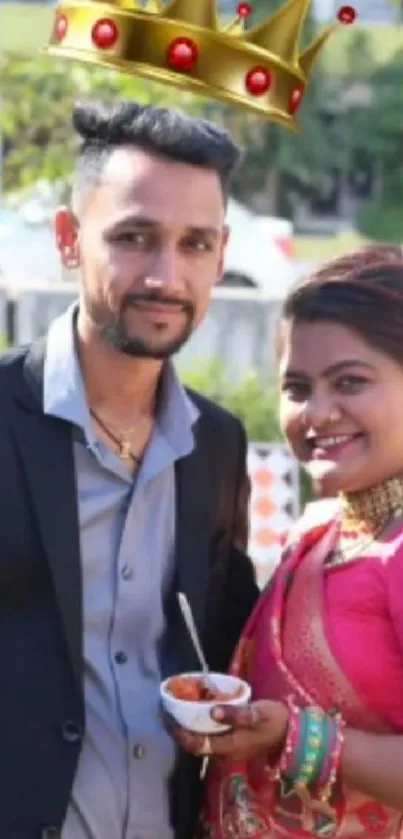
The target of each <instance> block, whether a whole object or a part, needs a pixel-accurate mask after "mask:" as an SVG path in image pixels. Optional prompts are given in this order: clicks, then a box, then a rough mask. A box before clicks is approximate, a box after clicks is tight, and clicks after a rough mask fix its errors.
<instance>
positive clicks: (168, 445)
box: [44, 307, 198, 839]
mask: <svg viewBox="0 0 403 839" xmlns="http://www.w3.org/2000/svg"><path fill="white" fill-rule="evenodd" d="M75 310H76V307H72V308H71V309H69V310H68V312H67V313H66V314H64V315H62V317H60V318H58V319H57V320H56V321H54V322H53V324H52V325H51V327H50V330H49V334H48V341H47V352H46V361H45V371H44V410H45V412H46V413H48V414H51V415H53V416H57V417H60V418H63V419H65V420H68V421H69V422H71V423H72V424H73V427H74V456H75V464H76V481H77V495H78V509H79V525H80V539H81V557H82V575H83V599H84V603H83V607H84V690H85V706H86V734H85V738H84V743H83V749H82V753H81V757H80V761H79V765H78V771H77V775H76V778H75V783H74V787H73V792H72V798H71V802H70V807H69V809H68V812H67V817H66V822H65V825H64V829H63V832H62V836H63V839H171V837H172V830H171V826H170V820H169V800H168V780H169V776H170V774H171V772H172V768H173V763H174V759H175V750H174V746H173V744H172V742H171V740H170V738H169V737H168V736H167V735H166V733H165V731H164V729H163V727H162V725H161V721H160V719H159V713H158V710H159V709H158V704H159V693H158V691H159V683H160V664H159V655H158V649H159V642H160V640H161V638H162V635H163V633H164V628H165V627H164V612H163V597H164V592H165V590H166V588H167V586H168V585H169V581H170V578H171V575H172V573H173V556H174V545H175V478H174V463H175V461H176V460H177V459H178V458H180V457H184V456H185V455H187V454H189V453H190V452H191V450H192V448H193V445H194V439H193V432H192V426H193V424H194V423H195V421H196V419H197V415H198V412H197V408H196V406H195V405H194V404H193V402H191V400H190V399H189V397H188V396H187V394H186V393H185V391H184V390H183V388H182V386H181V385H180V383H179V381H178V379H177V378H176V375H175V372H174V369H173V367H172V366H171V364H170V363H168V364H167V365H166V368H165V371H164V378H163V387H162V399H161V408H160V412H159V417H158V422H157V426H156V429H155V432H154V434H153V436H152V438H151V441H150V444H149V446H148V449H147V452H146V455H145V458H144V462H143V465H142V467H141V469H140V471H139V473H138V475H137V477H136V479H133V477H132V476H131V475H130V474H129V472H128V471H127V469H126V467H125V464H124V463H123V462H122V461H121V460H120V459H119V458H118V457H117V456H116V455H114V453H113V452H111V451H110V450H109V449H107V448H106V447H105V446H104V445H103V444H102V443H101V442H99V441H98V440H97V438H96V436H95V434H94V430H93V426H92V422H91V416H90V413H89V409H88V405H87V401H86V396H85V390H84V386H83V381H82V377H81V373H80V367H79V363H78V359H77V355H76V352H75V341H74V313H75Z"/></svg>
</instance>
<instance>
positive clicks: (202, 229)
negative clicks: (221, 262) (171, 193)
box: [110, 213, 220, 239]
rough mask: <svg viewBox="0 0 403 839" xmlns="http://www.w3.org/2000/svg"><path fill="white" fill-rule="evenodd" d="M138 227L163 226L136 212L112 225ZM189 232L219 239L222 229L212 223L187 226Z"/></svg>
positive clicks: (115, 227)
mask: <svg viewBox="0 0 403 839" xmlns="http://www.w3.org/2000/svg"><path fill="white" fill-rule="evenodd" d="M130 226H132V227H137V228H140V229H141V228H142V229H143V230H155V229H156V228H158V227H161V224H160V223H159V222H158V221H156V220H155V219H152V218H149V217H148V216H143V215H137V214H136V213H132V214H131V215H128V216H122V218H120V219H117V220H116V221H114V222H112V224H111V225H110V229H111V230H119V229H120V228H122V227H130ZM186 230H187V232H188V233H190V234H192V235H197V236H200V235H203V236H208V237H209V238H212V239H218V237H219V235H220V231H219V230H218V228H217V227H212V226H211V225H206V226H204V225H191V226H189V227H187V228H186Z"/></svg>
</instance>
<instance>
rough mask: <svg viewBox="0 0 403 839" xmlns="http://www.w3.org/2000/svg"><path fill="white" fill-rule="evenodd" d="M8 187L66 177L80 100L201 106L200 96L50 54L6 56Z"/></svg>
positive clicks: (1, 118)
mask: <svg viewBox="0 0 403 839" xmlns="http://www.w3.org/2000/svg"><path fill="white" fill-rule="evenodd" d="M0 89H1V96H2V102H1V106H2V107H1V114H0V127H1V130H2V134H3V154H4V163H3V181H4V189H5V190H12V191H13V190H18V189H20V188H23V187H26V186H29V185H31V184H32V183H34V182H35V181H37V180H39V179H46V180H49V181H57V180H64V179H68V178H69V175H70V172H71V167H72V161H73V157H74V151H75V148H76V138H75V136H74V132H73V129H72V125H71V113H72V108H73V104H74V102H75V101H76V100H77V99H80V98H86V97H90V96H91V97H94V98H100V99H103V100H106V101H107V100H111V99H114V98H116V97H121V98H124V99H129V98H133V99H137V100H138V101H141V102H144V103H146V102H149V103H153V104H158V105H173V104H175V105H178V106H179V107H182V108H183V109H185V110H188V111H195V112H196V111H197V112H200V111H201V110H202V100H199V99H198V98H197V97H193V96H191V95H190V94H186V93H182V92H178V91H175V90H173V89H171V88H169V87H167V86H166V85H160V84H154V83H152V82H145V81H143V80H141V79H139V78H134V77H131V76H123V75H121V74H119V73H114V72H111V71H108V70H103V69H98V68H94V67H88V66H85V65H81V64H78V63H73V62H67V61H55V60H54V59H50V58H47V57H35V58H27V56H15V55H14V56H11V55H9V56H5V57H4V58H3V59H2V61H1V65H0Z"/></svg>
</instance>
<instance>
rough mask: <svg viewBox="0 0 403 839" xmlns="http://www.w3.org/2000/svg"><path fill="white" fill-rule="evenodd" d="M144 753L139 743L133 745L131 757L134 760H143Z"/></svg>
mask: <svg viewBox="0 0 403 839" xmlns="http://www.w3.org/2000/svg"><path fill="white" fill-rule="evenodd" d="M145 753H146V751H145V748H144V746H141V745H140V743H137V745H136V746H133V757H134V758H135V759H136V760H143V758H144V757H145Z"/></svg>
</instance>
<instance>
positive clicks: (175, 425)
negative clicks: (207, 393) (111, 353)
mask: <svg viewBox="0 0 403 839" xmlns="http://www.w3.org/2000/svg"><path fill="white" fill-rule="evenodd" d="M77 311H78V304H77V303H74V304H73V305H72V306H70V307H69V308H68V310H67V311H66V312H64V313H63V314H62V315H61V316H60V317H58V318H56V320H54V321H53V322H52V324H51V325H50V328H49V331H48V336H47V345H46V355H45V367H44V397H43V409H44V412H45V414H49V415H51V416H54V417H58V418H59V419H63V420H67V421H68V422H71V423H73V424H74V425H76V426H78V427H79V428H81V429H82V430H83V431H84V434H85V437H86V440H87V443H88V444H89V445H93V444H94V443H95V442H96V436H95V433H94V428H93V423H92V419H91V414H90V411H89V407H88V403H87V398H86V393H85V388H84V382H83V378H82V374H81V369H80V364H79V360H78V355H77V350H76V346H75V336H74V323H75V317H76V313H77ZM162 376H163V378H162V383H161V402H160V408H159V414H158V419H157V425H158V428H159V431H160V433H161V434H162V435H163V436H164V437H165V439H166V441H167V442H168V443H169V445H170V446H171V448H172V449H173V450H174V453H176V455H177V456H179V457H183V456H185V455H186V454H188V453H189V452H190V451H191V450H192V448H193V445H194V437H193V426H194V425H195V423H196V421H197V419H198V417H199V413H200V412H199V410H198V408H197V407H196V405H195V404H194V402H193V401H192V400H191V398H190V397H189V396H188V394H187V393H186V391H185V389H184V387H183V386H182V384H181V382H180V381H179V378H178V376H177V374H176V371H175V368H174V365H173V363H172V362H171V361H168V362H167V363H166V364H165V367H164V370H163V374H162Z"/></svg>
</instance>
